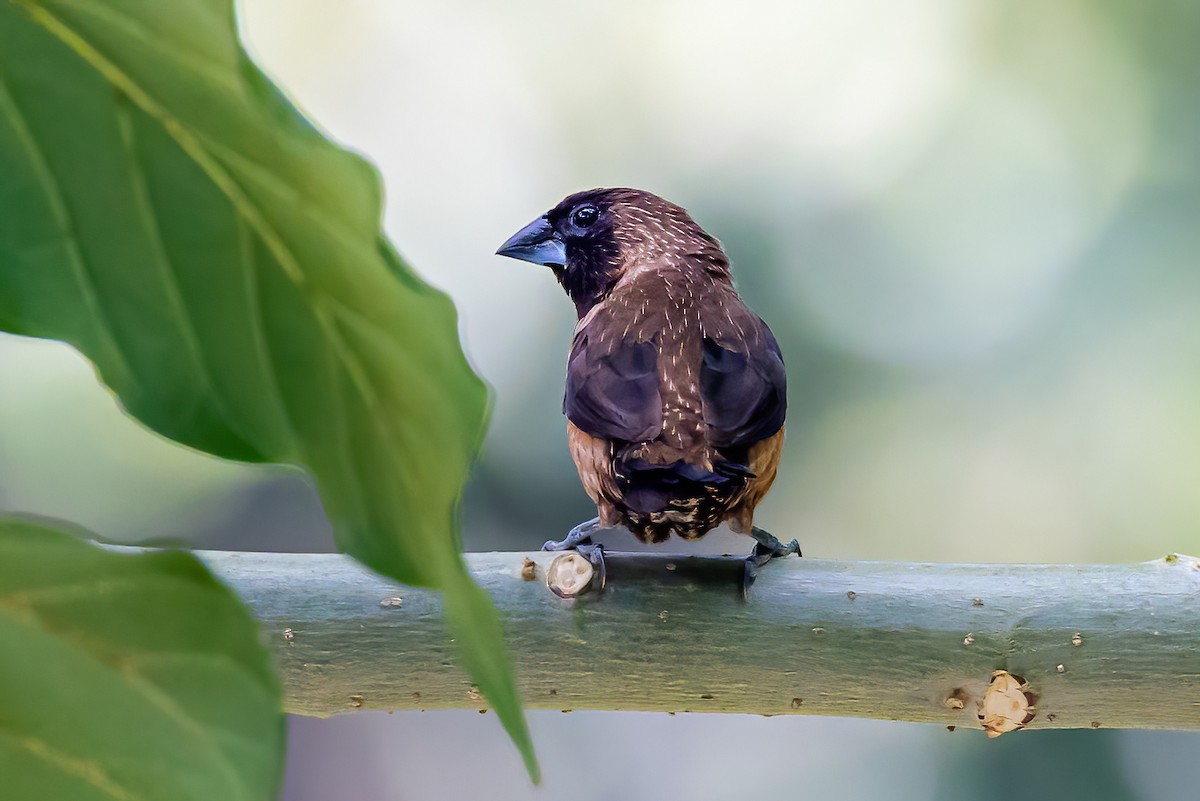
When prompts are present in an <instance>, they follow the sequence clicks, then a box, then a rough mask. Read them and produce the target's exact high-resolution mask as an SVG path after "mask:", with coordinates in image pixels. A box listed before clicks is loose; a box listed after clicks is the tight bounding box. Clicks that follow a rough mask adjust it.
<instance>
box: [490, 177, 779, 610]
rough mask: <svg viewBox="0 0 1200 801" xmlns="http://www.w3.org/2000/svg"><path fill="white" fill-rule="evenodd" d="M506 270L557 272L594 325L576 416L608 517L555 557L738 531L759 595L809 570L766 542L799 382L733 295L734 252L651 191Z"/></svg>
mask: <svg viewBox="0 0 1200 801" xmlns="http://www.w3.org/2000/svg"><path fill="white" fill-rule="evenodd" d="M496 252H497V253H498V254H499V255H502V256H510V257H512V258H515V259H522V260H524V261H529V262H533V263H535V264H542V265H545V266H548V267H549V268H550V269H551V270H552V271H553V272H554V276H555V277H556V278H557V279H558V282H559V283H560V284H562V287H563V289H565V290H566V292H567V295H568V296H569V297H570V298H571V300H572V301H574V303H575V310H576V312H577V313H578V316H579V322H578V324H577V325H576V326H575V334H574V337H573V339H572V341H571V352H570V357H569V359H568V362H567V388H566V394H565V397H564V400H563V411H564V413H565V414H566V416H567V420H568V422H567V440H568V442H569V443H570V448H571V456H572V458H573V459H574V460H575V466H576V467H577V468H578V470H579V478H580V479H581V481H582V482H583V487H584V489H585V490H586V491H587V494H588V495H589V496H590V497H591V499H592V500H593V501H594V502H595V503H596V510H597V517H596V518H595V519H593V520H589V521H587V522H586V523H582V524H580V525H579V526H576V527H575V528H574V529H572V530H571V532H570V533H569V534H568V535H567V537H566V538H565V539H564V540H562V541H561V542H554V541H551V542H547V543H546V545H545V546H544V549H546V550H565V549H568V548H577V549H578V550H579V551H580V553H582V554H584V555H585V556H587V557H588V559H589V560H591V561H592V562H593V563H594V564H595V565H596V566H597V568H598V574H599V575H600V576H601V582H603V578H602V577H603V551H602V549H601V547H600V546H598V545H592V544H591V542H592V540H591V538H592V535H593V534H594V533H596V532H597V531H598V530H599V529H602V528H611V527H613V526H617V525H624V526H625V527H626V528H628V529H629V530H630V531H631V532H633V534H634V535H635V536H636V537H638V539H640V540H642V541H643V542H648V543H660V542H664V541H665V540H667V538H668V537H670V535H671V534H672V533H675V534H677V535H679V536H680V537H682V538H683V539H685V540H694V539H698V538H700V537H703V536H704V535H705V534H706V533H708V532H709V531H710V530H712V529H713V528H715V527H717V526H718V525H720V524H721V523H723V522H726V523H728V524H729V527H730V528H731V529H732V530H733V531H735V532H738V533H744V534H748V535H749V536H751V537H753V538H754V540H755V546H754V550H753V552H752V553H751V554H750V556H749V557H747V559H746V569H745V573H744V582H743V586H744V587H748V586H749V583H750V582H751V581H752V580H753V578H754V575H755V572H756V570H757V568H758V567H760V566H761V565H763V564H765V563H766V562H767V561H769V560H770V559H771V558H773V557H776V556H784V555H786V554H789V553H795V554H797V555H799V553H800V547H799V543H797V542H796V541H795V540H792V541H791V542H790V543H788V544H787V545H783V544H782V543H780V542H779V540H777V539H776V538H775V537H774V536H772V535H771V534H770V533H768V532H766V531H763V530H762V529H760V528H756V527H755V526H754V509H755V507H756V506H757V505H758V503H759V501H761V500H762V498H763V496H764V495H766V493H767V490H768V489H770V487H771V483H772V482H773V481H774V480H775V470H776V467H777V466H778V464H779V455H780V452H781V450H782V447H783V423H784V416H785V413H786V411H787V377H786V375H785V372H784V367H783V357H782V355H781V354H780V352H779V345H778V343H777V342H776V341H775V337H774V336H773V335H772V334H771V329H769V328H768V327H767V324H766V323H764V322H763V321H762V320H761V319H759V318H758V317H757V316H756V315H755V314H754V313H753V312H751V311H750V310H749V309H748V308H746V306H745V304H744V303H742V300H741V298H740V297H738V294H737V292H736V291H735V290H734V288H733V283H732V277H731V275H730V272H729V260H728V259H727V258H726V256H725V252H724V251H723V250H722V249H721V245H720V243H719V242H717V240H716V239H714V238H713V237H712V236H710V235H709V234H707V233H706V232H705V231H704V229H702V228H701V227H700V226H699V225H697V224H696V223H695V221H694V220H692V218H691V216H689V215H688V213H687V212H686V211H685V210H684V209H682V208H681V207H679V206H677V205H675V204H674V203H670V202H668V201H666V200H663V199H662V198H660V197H658V196H657V195H652V194H650V193H649V192H643V191H640V190H637V189H593V190H590V191H587V192H580V193H578V194H574V195H571V196H570V197H568V198H566V199H565V200H563V201H562V202H561V203H559V204H558V205H557V206H555V207H554V208H553V209H551V210H550V211H548V212H546V213H545V214H543V215H542V216H541V217H539V218H538V219H536V220H534V221H533V222H532V223H530V224H529V225H527V226H525V227H524V228H522V229H521V230H520V231H518V232H517V233H516V234H514V235H513V236H512V237H511V238H510V239H509V240H508V241H507V242H505V243H504V244H503V245H501V247H500V249H499V250H498V251H496Z"/></svg>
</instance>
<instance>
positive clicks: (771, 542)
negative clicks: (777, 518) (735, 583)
mask: <svg viewBox="0 0 1200 801" xmlns="http://www.w3.org/2000/svg"><path fill="white" fill-rule="evenodd" d="M750 536H751V537H753V538H754V550H753V551H751V552H750V555H749V556H747V557H746V564H745V569H744V570H743V571H742V597H743V598H744V597H745V596H746V595H747V593H749V591H750V585H751V584H753V583H754V579H755V578H756V577H757V576H758V569H759V568H760V567H762V566H763V565H765V564H766V563H767V562H770V561H771V560H772V559H775V558H777V557H780V556H787V555H788V554H793V553H794V554H796V556H803V554H802V553H800V542H799V541H798V540H792V541H791V542H789V543H788V544H786V545H784V544H783V543H782V542H780V541H779V540H778V539H776V538H775V535H773V534H772V533H771V532H769V531H764V530H763V529H761V528H758V527H757V526H756V527H755V528H754V529H753V530H752V531H751V532H750Z"/></svg>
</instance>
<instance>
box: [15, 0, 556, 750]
mask: <svg viewBox="0 0 1200 801" xmlns="http://www.w3.org/2000/svg"><path fill="white" fill-rule="evenodd" d="M0 328H5V329H7V330H10V331H14V332H17V333H22V334H28V335H32V336H39V337H52V338H56V339H62V340H65V341H67V342H70V343H71V344H73V345H75V346H76V347H77V348H79V349H80V350H81V351H83V353H85V354H86V355H87V356H88V357H89V358H91V360H92V361H93V362H94V363H95V364H96V367H97V369H98V371H99V373H100V375H101V377H102V379H103V380H104V381H105V382H106V383H107V384H108V385H109V386H110V387H112V388H113V390H114V391H115V392H116V394H117V395H118V396H119V398H120V399H121V401H122V402H123V403H124V405H125V407H126V409H128V410H129V412H130V413H132V414H133V415H135V416H136V417H138V418H139V419H141V420H142V421H144V422H145V423H146V424H148V425H149V426H151V427H152V428H154V429H156V430H157V431H160V432H161V433H163V434H165V435H167V436H169V437H171V438H173V439H175V440H178V441H179V442H182V443H185V444H187V445H190V446H192V447H194V448H198V449H201V450H204V451H208V452H210V453H214V454H217V455H220V456H224V457H227V458H233V459H243V460H248V461H265V462H290V463H295V464H299V465H303V466H304V467H306V468H308V469H309V470H310V471H311V472H312V473H313V475H314V476H315V477H316V481H317V484H318V487H319V489H320V492H321V497H322V499H323V501H324V503H325V508H326V510H327V512H328V513H329V515H330V517H331V519H332V520H333V523H334V527H335V530H336V532H337V537H338V542H339V545H340V546H341V547H342V548H343V550H345V551H347V552H348V553H350V554H352V555H354V556H356V557H358V558H359V559H361V560H363V561H364V562H366V563H367V564H368V565H370V566H371V567H372V568H374V569H376V570H378V571H380V572H382V573H385V574H387V575H390V576H393V577H395V578H396V579H398V580H400V581H403V582H406V583H411V584H421V585H425V586H431V587H436V588H440V589H443V590H445V591H446V593H447V605H446V607H447V610H448V613H449V614H448V617H449V619H450V623H451V625H452V628H453V629H454V631H455V634H456V639H457V641H458V642H459V644H460V646H461V648H462V649H463V652H464V656H465V661H466V663H467V665H468V667H469V669H471V670H472V673H473V678H474V680H475V681H476V683H477V684H478V685H479V687H480V689H481V690H483V691H484V692H485V693H486V694H487V695H488V696H489V698H490V700H491V702H492V704H493V706H494V707H495V709H496V711H497V713H498V714H499V716H500V718H501V720H502V721H503V722H504V724H505V726H506V727H507V728H508V730H509V732H510V733H511V734H512V735H513V737H514V738H515V739H516V741H517V743H518V745H519V747H520V748H521V749H522V752H523V753H524V754H525V756H526V759H527V762H528V763H529V766H530V770H531V772H536V767H535V766H534V764H533V761H532V752H531V746H530V743H529V739H528V735H527V733H526V730H525V723H524V718H523V715H522V712H521V709H520V706H519V701H518V699H517V696H516V693H515V689H514V686H513V681H512V676H511V669H510V667H509V661H508V658H507V655H506V652H505V650H504V645H503V641H502V638H501V636H500V630H499V625H498V623H497V621H496V615H495V613H494V610H493V609H492V607H491V604H490V601H489V600H488V599H487V597H486V596H485V595H483V594H482V593H480V592H478V591H477V589H476V588H475V587H474V586H473V585H472V583H471V582H470V579H469V578H468V577H467V573H466V570H465V567H464V565H463V562H462V558H461V555H460V553H459V546H458V538H457V528H456V527H457V520H456V509H457V505H458V500H459V495H460V492H461V488H462V485H463V482H464V481H465V478H466V475H467V471H468V469H469V467H470V463H471V461H472V459H473V458H474V455H475V454H476V452H477V450H478V447H479V444H480V440H481V437H482V434H483V430H484V427H485V424H486V408H487V393H486V389H485V387H484V385H483V384H482V382H481V381H480V380H479V378H478V377H477V376H476V375H475V374H474V372H472V370H471V369H470V367H469V366H468V364H467V362H466V359H465V357H464V356H463V353H462V350H461V348H460V345H459V342H458V337H457V330H456V318H455V312H454V308H453V306H452V304H451V303H450V301H449V300H448V299H447V298H446V297H445V296H443V295H442V294H440V293H438V292H436V291H434V290H432V289H430V288H429V287H427V286H426V285H425V284H423V283H421V281H420V280H419V279H417V278H416V277H415V276H414V275H413V273H412V272H411V271H410V270H409V268H408V267H407V266H406V265H404V263H403V262H402V261H401V260H400V258H399V257H398V256H397V255H396V254H395V252H394V251H393V250H392V248H391V247H390V245H389V244H388V243H387V242H386V240H384V239H383V238H382V236H381V233H380V200H379V182H378V179H377V177H376V175H375V173H374V171H373V170H372V169H371V168H370V167H369V166H368V165H367V164H366V163H365V162H364V161H363V160H361V159H359V158H358V157H356V156H354V155H352V154H350V153H348V152H346V151H345V150H342V149H340V148H338V147H336V146H334V145H333V144H332V143H330V142H329V141H328V140H326V139H325V138H324V137H323V136H321V135H320V134H319V133H318V132H317V131H315V130H314V129H313V128H312V126H311V125H309V123H308V122H306V121H305V120H304V119H303V117H301V116H300V115H299V113H298V112H297V111H296V110H295V109H294V108H293V107H292V106H291V105H290V104H289V103H287V101H286V100H284V99H283V98H282V97H281V96H280V94H279V93H278V91H277V90H276V89H275V88H274V86H272V85H271V83H270V82H269V81H268V80H267V79H266V78H265V77H264V76H263V75H262V73H261V72H260V71H259V70H258V69H257V67H255V66H254V65H253V64H252V63H251V62H250V61H249V59H248V58H247V56H246V55H245V53H244V52H243V50H242V49H241V47H240V45H239V43H238V41H237V37H236V33H235V26H234V18H233V9H232V4H231V1H230V0H173V2H169V3H164V2H162V0H107V1H106V2H96V0H0Z"/></svg>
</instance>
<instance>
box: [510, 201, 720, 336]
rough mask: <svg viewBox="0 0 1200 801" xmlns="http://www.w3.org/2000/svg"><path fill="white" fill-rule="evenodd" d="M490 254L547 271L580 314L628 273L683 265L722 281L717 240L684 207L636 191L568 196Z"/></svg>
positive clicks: (602, 297) (600, 298) (587, 309)
mask: <svg viewBox="0 0 1200 801" xmlns="http://www.w3.org/2000/svg"><path fill="white" fill-rule="evenodd" d="M496 253H497V254H499V255H501V256H509V257H510V258H514V259H521V260H523V261H528V262H532V263H534V264H542V265H545V266H547V267H549V268H550V269H551V270H553V271H554V275H555V277H556V278H558V281H559V283H560V284H562V286H563V289H565V290H566V291H567V294H568V295H569V296H570V297H571V300H573V301H574V302H575V308H576V311H577V312H578V313H579V316H580V317H583V315H585V314H587V312H588V311H589V310H590V309H591V308H592V307H593V306H595V305H596V304H597V303H599V302H600V301H602V300H603V299H604V298H605V297H606V296H607V295H608V293H609V292H611V291H612V288H613V287H614V286H616V285H617V284H618V283H619V282H620V281H621V279H622V278H625V277H627V276H630V275H631V274H632V273H633V272H634V271H642V270H653V271H662V270H670V269H686V268H689V267H690V268H692V269H699V270H704V271H705V272H707V273H709V274H711V275H714V276H716V277H718V278H724V280H728V262H727V261H726V259H725V254H724V252H723V251H722V250H721V245H720V243H718V242H717V240H716V239H714V238H712V237H711V236H709V235H708V234H707V233H706V232H705V231H704V229H702V228H701V227H700V226H699V225H697V224H696V222H695V221H694V220H693V219H692V218H691V216H690V215H689V214H688V213H687V212H686V211H685V210H684V209H683V208H681V207H680V206H677V205H675V204H674V203H671V202H669V201H666V200H663V199H662V198H661V197H659V196H658V195H654V194H651V193H650V192H644V191H642V190H640V189H591V190H588V191H586V192H577V193H576V194H574V195H570V196H569V197H567V198H565V199H564V200H563V201H562V202H561V203H559V204H558V205H557V206H555V207H554V208H552V209H550V211H548V212H546V213H545V214H543V215H542V216H541V217H538V218H537V219H536V220H534V221H533V222H531V223H530V224H529V225H526V226H525V227H524V228H522V229H521V230H520V231H517V232H516V233H515V234H513V235H512V236H511V237H509V239H508V241H507V242H505V243H504V244H503V245H501V246H500V249H499V250H497V251H496Z"/></svg>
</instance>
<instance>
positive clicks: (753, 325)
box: [700, 291, 787, 448]
mask: <svg viewBox="0 0 1200 801" xmlns="http://www.w3.org/2000/svg"><path fill="white" fill-rule="evenodd" d="M700 326H701V330H702V331H703V334H704V343H703V361H702V362H701V365H700V396H701V399H702V401H703V404H704V421H705V423H707V425H708V429H709V440H710V441H711V442H712V444H713V445H714V446H716V447H718V448H744V447H748V446H750V445H752V444H754V443H755V442H760V441H761V440H764V439H766V438H767V437H770V436H771V435H773V434H775V433H776V432H778V431H779V429H781V428H782V427H783V420H784V417H785V415H786V414H787V374H786V372H785V371H784V367H783V355H782V354H781V353H780V352H779V343H777V342H776V341H775V336H774V335H773V334H772V333H771V329H770V328H768V327H767V324H766V323H764V322H763V321H762V320H760V319H759V318H758V317H757V316H756V315H755V314H754V313H753V312H751V311H750V310H749V309H747V308H746V306H745V305H744V304H743V303H742V301H741V300H740V299H739V298H738V297H737V296H736V295H735V294H733V292H732V291H729V292H721V293H719V294H714V295H713V296H712V297H711V298H710V299H709V302H705V303H702V304H701V306H700Z"/></svg>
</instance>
